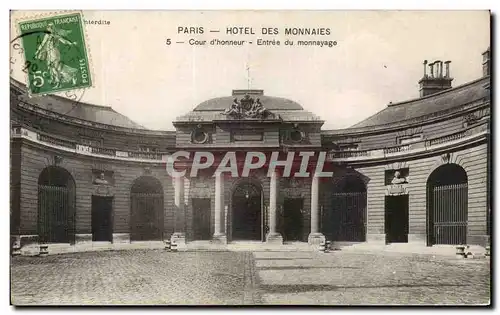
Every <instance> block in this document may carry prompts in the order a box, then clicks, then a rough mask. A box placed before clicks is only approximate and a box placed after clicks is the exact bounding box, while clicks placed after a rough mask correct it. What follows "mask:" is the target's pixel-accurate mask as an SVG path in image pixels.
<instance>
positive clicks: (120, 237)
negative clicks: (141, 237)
mask: <svg viewBox="0 0 500 315" xmlns="http://www.w3.org/2000/svg"><path fill="white" fill-rule="evenodd" d="M113 243H114V244H128V243H130V234H129V233H113Z"/></svg>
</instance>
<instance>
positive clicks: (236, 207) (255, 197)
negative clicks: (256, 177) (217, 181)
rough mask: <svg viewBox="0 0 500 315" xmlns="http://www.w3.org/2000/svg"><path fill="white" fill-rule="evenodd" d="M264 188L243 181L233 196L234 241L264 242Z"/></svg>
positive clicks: (235, 189)
mask: <svg viewBox="0 0 500 315" xmlns="http://www.w3.org/2000/svg"><path fill="white" fill-rule="evenodd" d="M262 198H263V195H262V188H261V187H260V186H259V185H257V184H256V183H253V182H250V181H243V182H241V183H239V184H238V185H237V186H236V187H235V188H234V190H233V195H232V239H233V240H263V230H262V215H263V211H262V202H263V199H262Z"/></svg>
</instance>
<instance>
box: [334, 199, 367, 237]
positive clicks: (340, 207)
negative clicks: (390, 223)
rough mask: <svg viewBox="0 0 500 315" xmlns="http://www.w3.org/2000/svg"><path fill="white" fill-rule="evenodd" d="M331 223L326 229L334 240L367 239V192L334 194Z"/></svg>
mask: <svg viewBox="0 0 500 315" xmlns="http://www.w3.org/2000/svg"><path fill="white" fill-rule="evenodd" d="M329 216H330V218H329V220H328V222H329V223H330V224H329V226H328V227H325V228H326V230H329V231H328V232H327V234H329V235H330V237H331V238H332V240H335V241H351V242H364V241H365V240H366V192H345V193H334V194H332V207H331V211H330V213H329Z"/></svg>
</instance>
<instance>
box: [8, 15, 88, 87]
mask: <svg viewBox="0 0 500 315" xmlns="http://www.w3.org/2000/svg"><path fill="white" fill-rule="evenodd" d="M18 26H19V29H20V36H21V39H22V40H21V42H22V45H23V48H24V57H25V65H24V68H25V69H26V70H27V71H26V73H27V82H26V83H27V86H28V89H29V91H30V92H31V94H48V93H54V92H60V91H67V90H74V89H81V88H86V87H91V86H92V77H91V72H90V65H89V56H88V52H87V46H86V43H85V35H84V34H85V33H84V29H83V20H82V15H81V13H80V12H75V13H71V14H60V15H54V16H50V17H44V18H38V19H32V20H25V21H22V22H19V25H18Z"/></svg>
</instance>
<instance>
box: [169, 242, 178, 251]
mask: <svg viewBox="0 0 500 315" xmlns="http://www.w3.org/2000/svg"><path fill="white" fill-rule="evenodd" d="M170 251H172V252H176V251H177V244H176V243H175V242H172V243H171V244H170Z"/></svg>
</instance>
